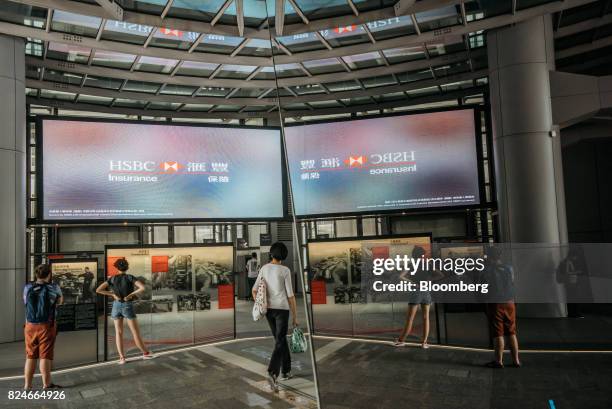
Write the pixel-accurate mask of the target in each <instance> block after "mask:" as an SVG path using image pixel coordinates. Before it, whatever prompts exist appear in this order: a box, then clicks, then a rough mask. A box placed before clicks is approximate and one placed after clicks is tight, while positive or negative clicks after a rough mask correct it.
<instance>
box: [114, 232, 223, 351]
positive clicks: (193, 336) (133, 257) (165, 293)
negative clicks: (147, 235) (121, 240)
mask: <svg viewBox="0 0 612 409" xmlns="http://www.w3.org/2000/svg"><path fill="white" fill-rule="evenodd" d="M120 258H124V259H126V260H127V261H128V263H129V270H128V273H129V274H132V275H133V276H135V277H136V279H137V280H139V281H141V282H143V283H144V285H145V291H144V293H143V294H142V295H141V296H140V297H139V299H138V300H137V301H135V302H134V310H135V312H136V314H137V315H138V320H139V324H140V328H141V333H142V335H143V338H144V340H145V342H147V344H148V345H151V347H152V349H153V350H159V349H168V348H175V347H178V346H182V345H190V344H194V343H202V342H211V341H219V340H225V339H233V338H234V337H235V323H234V281H233V271H234V258H235V255H234V247H233V245H232V244H231V243H224V244H210V245H208V244H193V245H174V246H173V245H150V246H107V247H106V277H107V278H110V277H112V276H114V275H116V274H117V273H118V271H117V270H116V268H115V267H114V266H113V263H114V262H115V261H116V260H117V259H120ZM110 304H111V300H107V303H106V316H107V319H106V334H107V335H106V347H107V356H109V357H112V356H115V355H116V351H115V345H114V330H113V328H112V322H111V319H110V311H111V309H110V306H111V305H110Z"/></svg>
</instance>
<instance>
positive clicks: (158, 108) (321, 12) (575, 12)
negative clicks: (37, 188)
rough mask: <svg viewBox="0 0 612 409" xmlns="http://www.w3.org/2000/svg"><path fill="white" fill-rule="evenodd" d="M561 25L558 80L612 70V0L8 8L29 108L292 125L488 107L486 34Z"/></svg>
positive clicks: (152, 0)
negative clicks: (21, 53) (539, 21)
mask: <svg viewBox="0 0 612 409" xmlns="http://www.w3.org/2000/svg"><path fill="white" fill-rule="evenodd" d="M543 14H553V22H554V30H555V34H554V36H555V48H556V59H557V69H558V70H561V71H569V72H576V73H585V74H591V75H609V74H611V72H610V71H612V68H610V67H611V64H610V63H611V62H612V61H611V60H612V52H611V51H612V0H605V1H604V0H599V1H593V0H564V1H543V0H477V1H470V0H421V1H416V2H415V1H410V0H408V1H406V0H399V1H397V0H267V1H264V0H211V1H201V0H83V1H76V0H12V1H8V0H0V33H3V34H9V35H16V36H20V37H24V38H26V39H27V42H26V67H27V68H26V87H27V102H28V104H30V105H31V107H34V108H36V107H51V108H54V109H57V110H60V111H61V112H62V113H65V112H75V111H84V112H99V113H104V114H107V115H108V114H118V115H123V116H125V115H130V116H136V117H146V118H149V117H157V118H187V119H189V120H196V119H198V120H219V119H222V120H226V121H231V120H244V121H260V120H261V119H263V118H267V119H276V120H278V109H279V103H278V101H279V99H280V106H281V109H282V112H283V116H284V117H285V119H286V120H299V119H302V120H308V119H315V118H320V117H321V116H330V115H346V114H349V113H354V114H358V115H361V114H368V113H379V112H381V111H383V112H389V111H394V110H404V109H414V107H423V106H440V105H446V106H447V105H457V104H459V103H466V102H467V103H469V102H481V101H482V100H483V95H484V93H485V91H486V89H487V54H486V30H490V29H493V28H496V27H501V26H505V25H508V24H512V23H516V22H520V21H524V20H527V19H529V18H532V17H534V16H538V15H543Z"/></svg>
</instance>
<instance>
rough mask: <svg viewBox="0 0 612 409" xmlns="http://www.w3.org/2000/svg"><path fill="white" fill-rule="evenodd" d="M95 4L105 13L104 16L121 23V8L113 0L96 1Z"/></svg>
mask: <svg viewBox="0 0 612 409" xmlns="http://www.w3.org/2000/svg"><path fill="white" fill-rule="evenodd" d="M96 3H98V4H99V5H100V7H102V8H103V9H104V11H105V12H106V14H107V15H108V16H109V17H111V18H113V19H115V20H119V21H123V7H121V6H120V5H119V3H117V2H116V1H115V0H96Z"/></svg>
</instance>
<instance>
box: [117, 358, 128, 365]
mask: <svg viewBox="0 0 612 409" xmlns="http://www.w3.org/2000/svg"><path fill="white" fill-rule="evenodd" d="M126 362H127V361H126V359H125V357H121V358H119V360H118V361H117V363H118V364H119V365H125V363H126Z"/></svg>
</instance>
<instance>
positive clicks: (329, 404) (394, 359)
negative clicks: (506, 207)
mask: <svg viewBox="0 0 612 409" xmlns="http://www.w3.org/2000/svg"><path fill="white" fill-rule="evenodd" d="M315 344H316V345H317V347H316V348H317V349H316V350H317V351H321V350H322V349H325V348H324V346H323V345H319V340H318V339H315ZM326 345H328V344H326ZM522 359H523V365H524V367H523V368H520V369H514V368H505V369H489V368H485V367H483V366H482V364H483V363H485V362H487V361H490V360H491V353H490V352H479V351H466V350H459V349H444V348H435V347H432V348H430V349H427V350H423V349H420V348H416V347H404V348H395V347H393V346H391V345H390V344H380V343H365V342H361V341H351V342H348V343H346V345H345V346H343V347H342V348H339V349H337V350H335V351H334V352H333V353H331V354H328V355H327V356H326V357H325V358H324V359H322V360H319V359H318V358H317V361H318V362H317V374H318V379H319V393H320V396H321V404H322V407H323V408H325V409H345V408H346V409H348V408H350V409H360V408H364V409H371V408H377V409H384V408H389V409H395V408H419V409H429V408H431V409H434V408H435V409H440V408H444V409H453V408H457V409H466V408H469V409H480V408H482V409H485V408H486V409H489V408H491V409H505V408H508V409H516V408H542V409H549V408H550V405H549V403H548V401H549V399H552V400H553V402H554V404H555V406H556V408H558V409H586V408H588V409H598V408H601V409H609V408H610V407H612V388H610V385H612V354H604V353H596V354H583V353H580V354H576V353H573V354H572V353H563V354H560V353H529V354H524V355H523V357H522Z"/></svg>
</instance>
